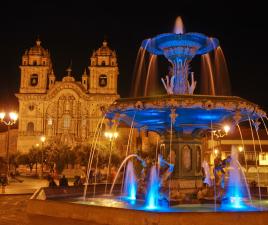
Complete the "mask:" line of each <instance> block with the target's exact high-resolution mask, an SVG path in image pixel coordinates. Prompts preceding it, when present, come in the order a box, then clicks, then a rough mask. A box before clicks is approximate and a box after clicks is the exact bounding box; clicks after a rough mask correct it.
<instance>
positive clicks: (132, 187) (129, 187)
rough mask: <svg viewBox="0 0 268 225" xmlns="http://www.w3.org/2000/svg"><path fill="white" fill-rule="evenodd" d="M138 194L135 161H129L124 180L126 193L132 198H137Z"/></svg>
mask: <svg viewBox="0 0 268 225" xmlns="http://www.w3.org/2000/svg"><path fill="white" fill-rule="evenodd" d="M136 194H137V179H136V175H135V171H134V166H133V162H132V161H129V162H128V164H127V170H126V176H125V182H124V195H125V196H126V197H127V198H128V199H130V200H136Z"/></svg>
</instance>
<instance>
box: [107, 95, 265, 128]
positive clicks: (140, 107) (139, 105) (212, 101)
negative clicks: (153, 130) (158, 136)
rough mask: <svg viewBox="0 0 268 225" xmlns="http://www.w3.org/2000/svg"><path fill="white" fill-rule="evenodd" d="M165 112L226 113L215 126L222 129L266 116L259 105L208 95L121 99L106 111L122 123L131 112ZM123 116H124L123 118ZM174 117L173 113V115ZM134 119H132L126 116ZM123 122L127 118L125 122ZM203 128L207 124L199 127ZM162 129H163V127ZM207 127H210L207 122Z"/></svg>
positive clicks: (238, 99) (109, 115)
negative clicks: (226, 123)
mask: <svg viewBox="0 0 268 225" xmlns="http://www.w3.org/2000/svg"><path fill="white" fill-rule="evenodd" d="M161 109H162V111H163V110H164V111H165V112H166V113H168V110H169V109H170V112H171V111H172V109H174V110H175V111H174V112H175V113H178V114H176V115H178V116H179V117H178V118H181V117H180V110H185V109H187V110H188V109H190V110H191V109H192V110H205V111H207V112H212V113H213V112H214V111H215V112H217V111H218V110H220V111H221V110H224V111H226V112H227V113H228V115H229V116H227V117H225V119H224V120H219V121H218V122H213V123H214V125H215V126H220V125H221V124H222V123H223V122H229V123H232V124H235V123H240V122H243V121H246V120H248V118H249V117H250V118H251V119H259V118H261V117H264V116H266V112H265V111H263V110H262V109H261V108H260V107H259V106H258V105H257V104H255V103H252V102H250V101H248V100H245V99H243V98H240V97H237V96H209V95H156V96H148V97H135V98H121V99H118V100H116V101H114V103H113V104H112V105H110V107H109V108H108V109H107V111H106V117H107V118H108V119H116V118H118V120H119V121H121V120H122V119H123V117H125V116H127V115H129V113H132V114H133V113H135V114H136V113H137V114H139V113H142V112H143V111H148V112H149V111H158V110H161ZM121 114H122V115H124V116H123V117H121ZM170 115H171V114H170ZM127 117H128V118H129V119H131V116H130V117H129V116H127ZM123 120H124V119H123ZM234 122H235V123H234ZM188 125H189V124H180V126H188ZM197 125H198V126H200V127H204V124H197ZM143 126H144V125H142V124H141V125H138V124H136V125H135V127H137V128H138V127H143ZM160 127H162V126H160ZM205 127H207V128H209V127H208V124H207V123H206V125H205Z"/></svg>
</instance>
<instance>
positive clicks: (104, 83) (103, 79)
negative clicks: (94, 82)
mask: <svg viewBox="0 0 268 225" xmlns="http://www.w3.org/2000/svg"><path fill="white" fill-rule="evenodd" d="M99 86H100V87H106V86H107V76H106V75H104V74H102V75H100V76H99Z"/></svg>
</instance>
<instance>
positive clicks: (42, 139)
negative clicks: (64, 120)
mask: <svg viewBox="0 0 268 225" xmlns="http://www.w3.org/2000/svg"><path fill="white" fill-rule="evenodd" d="M40 140H41V143H42V149H41V178H43V171H44V143H45V141H46V136H44V135H42V136H41V138H40Z"/></svg>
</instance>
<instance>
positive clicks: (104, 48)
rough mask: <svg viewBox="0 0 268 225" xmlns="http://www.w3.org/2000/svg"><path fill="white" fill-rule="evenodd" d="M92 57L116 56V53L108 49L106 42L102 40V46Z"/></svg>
mask: <svg viewBox="0 0 268 225" xmlns="http://www.w3.org/2000/svg"><path fill="white" fill-rule="evenodd" d="M93 56H116V53H115V51H112V50H111V49H110V48H109V47H108V42H107V41H105V40H104V41H103V42H102V46H101V47H100V48H99V49H98V50H97V51H95V52H93Z"/></svg>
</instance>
